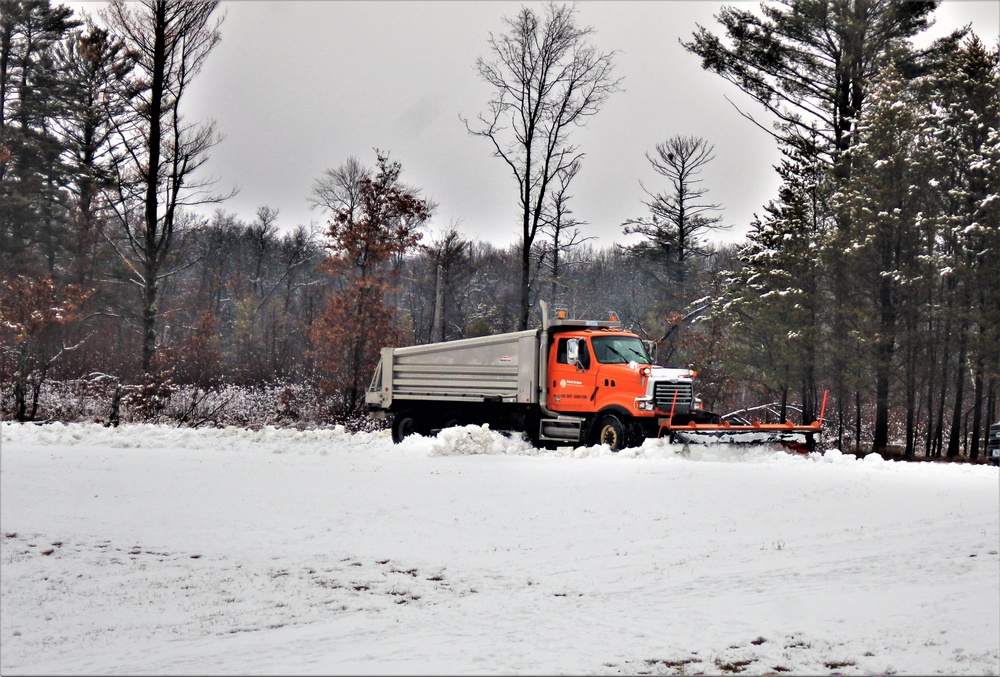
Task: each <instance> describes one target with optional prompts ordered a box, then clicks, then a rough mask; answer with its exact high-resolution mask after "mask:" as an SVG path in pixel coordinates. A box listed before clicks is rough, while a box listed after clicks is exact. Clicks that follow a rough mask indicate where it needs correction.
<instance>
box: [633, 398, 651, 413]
mask: <svg viewBox="0 0 1000 677" xmlns="http://www.w3.org/2000/svg"><path fill="white" fill-rule="evenodd" d="M634 406H635V408H636V409H638V410H639V411H653V408H654V407H655V406H656V405H654V404H653V400H647V399H646V398H644V397H637V398H635V405H634Z"/></svg>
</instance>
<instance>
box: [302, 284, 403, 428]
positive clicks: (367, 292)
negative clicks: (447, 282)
mask: <svg viewBox="0 0 1000 677" xmlns="http://www.w3.org/2000/svg"><path fill="white" fill-rule="evenodd" d="M311 338H312V341H313V345H314V346H316V347H315V349H314V350H313V357H314V358H315V360H316V367H317V369H318V371H319V372H320V374H321V376H320V380H319V384H320V387H321V388H322V389H323V390H324V391H325V392H327V393H335V392H339V393H340V394H341V396H342V398H343V400H342V401H343V408H344V410H345V411H348V412H350V411H353V410H354V409H355V408H356V407H357V406H358V405H359V404H360V401H361V394H362V392H363V389H364V386H365V385H367V384H366V383H365V381H364V380H363V378H364V376H365V375H370V374H371V373H372V370H373V369H374V368H375V365H376V364H378V359H379V353H380V351H381V349H382V347H383V346H387V345H394V344H398V343H399V336H398V333H397V331H396V329H395V314H394V313H393V312H392V311H391V310H390V309H389V308H387V307H386V304H385V285H384V283H383V282H381V281H362V280H358V281H356V282H355V284H354V285H352V286H351V287H349V288H348V289H347V290H346V291H344V292H341V293H339V294H335V295H334V296H333V297H332V298H331V299H330V304H329V305H328V306H327V309H326V313H325V314H324V315H323V317H322V318H321V319H320V320H319V321H318V322H317V323H316V324H315V325H314V326H313V330H312V335H311Z"/></svg>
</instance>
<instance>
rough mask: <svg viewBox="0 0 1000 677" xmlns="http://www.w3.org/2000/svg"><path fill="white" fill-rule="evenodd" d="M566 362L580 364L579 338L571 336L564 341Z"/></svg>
mask: <svg viewBox="0 0 1000 677" xmlns="http://www.w3.org/2000/svg"><path fill="white" fill-rule="evenodd" d="M566 362H567V363H569V364H575V365H578V366H579V364H580V339H575V338H571V339H569V340H567V341H566Z"/></svg>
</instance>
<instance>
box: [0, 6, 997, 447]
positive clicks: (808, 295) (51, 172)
mask: <svg viewBox="0 0 1000 677" xmlns="http://www.w3.org/2000/svg"><path fill="white" fill-rule="evenodd" d="M937 4H938V3H936V2H910V3H895V2H889V1H888V0H786V1H784V2H768V3H764V4H762V5H761V7H760V10H759V11H750V10H743V9H737V8H732V7H723V8H722V9H721V11H720V13H719V14H718V15H717V17H716V19H717V20H718V23H719V27H718V29H716V30H717V32H713V31H712V30H709V29H707V28H705V27H701V26H698V27H696V28H695V30H694V32H693V33H692V36H691V39H690V41H688V42H685V43H684V46H685V48H686V49H687V50H688V51H689V52H690V53H691V54H692V57H693V58H695V57H697V58H700V59H701V62H702V65H703V67H704V69H705V70H706V71H707V72H710V73H715V74H717V75H719V76H721V77H723V78H725V79H726V80H728V81H729V82H731V83H732V85H733V86H734V87H737V88H739V89H741V90H742V91H744V92H746V93H747V94H749V95H750V96H751V98H752V99H754V100H755V101H756V102H757V103H758V104H759V106H760V109H761V110H762V111H763V115H764V116H765V117H764V118H763V121H761V120H758V118H757V117H755V115H754V112H752V111H741V112H742V113H743V115H744V116H745V117H746V118H747V124H748V125H752V124H756V125H758V126H761V127H764V128H765V129H767V130H768V131H769V132H770V133H771V134H772V135H773V136H774V139H775V143H777V144H778V145H779V147H780V148H781V150H782V153H783V160H782V162H781V163H780V165H779V166H778V167H777V168H776V169H777V171H778V173H779V175H780V176H781V179H782V185H781V188H780V190H779V193H778V195H776V196H774V197H773V198H772V199H771V200H770V201H769V202H768V203H767V204H766V205H763V207H762V214H761V215H760V216H758V217H757V218H756V219H755V221H754V222H753V223H752V224H750V231H749V235H748V237H747V240H746V242H744V243H742V244H740V245H730V246H722V245H719V244H718V243H714V242H713V241H712V238H711V235H712V232H713V231H714V230H716V229H717V228H719V227H721V226H722V224H723V223H724V221H723V213H724V212H723V209H722V206H721V205H720V204H718V203H715V202H714V201H712V200H711V199H710V198H709V196H708V193H709V187H707V186H705V185H704V184H703V183H702V180H701V176H700V173H701V170H702V169H703V168H704V167H705V166H706V165H707V164H708V163H710V162H711V161H712V159H713V156H714V148H713V146H712V144H711V142H710V141H709V140H706V139H702V138H698V137H692V136H689V135H684V134H682V133H677V134H673V135H667V136H666V137H665V140H663V141H659V142H656V143H655V144H653V149H652V150H651V151H650V152H649V153H647V160H648V161H649V162H650V165H651V166H652V168H653V169H654V171H655V172H656V173H657V174H658V175H659V177H661V179H660V180H661V182H662V185H658V186H643V188H644V189H645V190H646V193H647V195H648V200H646V201H645V202H644V205H643V207H644V208H645V210H646V213H645V214H643V215H641V216H636V217H635V218H631V219H628V220H627V221H625V222H624V223H622V224H621V230H622V235H623V242H630V244H613V245H610V246H608V247H603V248H598V247H595V246H594V245H593V244H592V243H591V242H590V238H588V237H587V236H586V225H587V224H586V223H585V222H582V221H580V220H578V219H576V218H574V214H573V210H572V192H571V188H572V181H573V178H574V177H575V176H576V175H577V173H578V172H579V170H580V168H581V166H582V164H583V163H584V162H585V155H584V153H583V152H582V149H580V148H579V146H577V145H576V144H575V143H574V142H573V138H572V132H573V130H574V129H577V128H579V127H580V126H582V125H584V124H585V123H586V121H587V119H589V118H590V117H592V116H593V115H596V114H599V111H600V108H601V106H602V104H603V103H604V102H605V101H606V100H607V99H608V98H609V97H611V96H613V95H614V94H615V92H616V91H618V89H619V88H620V83H621V78H619V77H617V76H616V75H615V72H614V67H615V64H614V59H615V56H616V53H615V52H613V51H611V52H603V51H600V50H599V49H597V47H596V46H595V45H594V44H593V38H594V31H593V29H592V28H589V27H584V26H580V25H579V24H578V23H577V21H576V16H575V8H574V7H573V6H569V5H557V4H555V3H550V4H548V5H544V6H540V7H539V6H534V7H531V6H528V7H524V8H522V10H521V11H520V12H518V13H517V14H516V15H515V16H514V17H510V18H505V19H504V20H503V22H504V23H503V25H504V27H505V29H506V31H505V32H504V33H501V34H498V35H495V36H491V37H490V39H489V41H488V42H487V45H486V50H487V56H485V57H482V58H480V59H479V61H478V62H477V64H476V66H477V71H478V73H479V74H480V77H481V78H483V80H484V81H485V82H487V83H488V84H489V85H490V86H491V87H492V89H493V91H494V92H495V95H494V96H493V97H492V98H490V100H488V101H487V102H486V108H485V112H484V113H482V114H480V115H479V116H478V117H477V118H476V120H475V121H472V122H470V121H469V120H465V121H464V124H465V125H466V128H467V130H468V132H469V133H470V134H471V135H473V136H475V137H478V138H482V139H484V140H485V141H486V142H487V143H486V144H484V150H488V151H489V152H491V153H492V154H493V155H494V156H495V157H496V158H497V159H498V161H501V162H503V163H505V164H506V166H507V167H508V168H509V170H510V175H511V178H512V182H511V187H510V190H511V195H512V201H513V200H516V201H517V202H516V204H517V205H518V206H519V213H520V220H519V223H518V224H516V228H517V232H518V233H519V235H520V239H519V241H518V242H517V243H516V244H514V245H512V246H510V247H506V248H500V247H495V246H493V245H490V244H488V243H483V242H477V241H473V240H470V239H468V238H466V237H464V236H463V235H462V233H461V232H460V230H459V229H458V228H457V227H451V228H449V229H446V230H444V231H443V232H440V233H439V234H438V235H436V236H432V235H431V234H430V229H429V226H430V225H431V224H432V223H433V218H434V210H435V207H436V205H435V204H434V203H433V201H431V200H429V199H427V198H425V197H423V196H422V193H421V190H420V189H419V188H417V187H413V186H410V185H407V184H406V183H405V182H404V180H403V167H402V166H401V165H400V164H399V163H398V162H396V161H394V160H393V159H392V158H391V153H390V152H388V151H383V150H378V149H375V150H374V157H373V161H372V163H371V164H365V162H363V161H362V160H360V159H358V158H353V157H352V158H347V159H346V160H345V161H344V162H342V163H341V164H340V165H338V166H336V167H335V168H331V169H329V170H327V171H326V172H325V173H324V174H323V175H322V176H321V177H319V178H317V179H316V181H315V182H314V184H313V185H312V186H311V187H310V199H311V202H312V203H313V205H314V206H316V207H317V208H319V209H321V210H322V211H323V212H324V214H325V215H326V216H327V217H328V223H327V225H326V226H324V227H322V228H319V227H307V226H301V225H299V226H295V227H288V225H287V224H283V223H282V222H281V219H280V214H278V212H277V211H276V210H274V209H272V208H270V207H268V206H261V207H260V208H259V209H258V210H257V213H256V214H255V215H253V216H252V217H250V218H249V219H248V218H246V217H242V216H240V215H237V214H233V213H229V212H227V211H225V209H224V208H223V207H221V206H217V207H216V208H215V211H214V213H209V212H206V211H205V209H204V206H205V205H211V204H216V205H221V204H222V203H223V201H224V199H225V197H226V193H225V192H224V191H222V192H220V191H217V190H216V187H215V184H214V183H213V182H210V181H204V180H202V179H201V178H200V177H201V173H200V172H199V171H198V170H199V169H200V168H201V167H202V166H203V165H204V163H205V161H206V160H207V158H208V152H209V151H210V149H211V148H212V147H213V146H214V145H215V144H217V143H219V141H220V136H219V134H218V133H217V131H216V130H215V126H214V124H213V123H212V122H211V121H208V122H202V123H194V122H191V121H189V120H188V119H187V118H186V117H185V115H184V105H183V104H184V101H185V98H184V97H185V93H186V91H187V88H188V86H189V84H190V82H191V79H192V78H193V77H195V76H196V75H197V73H198V70H199V69H200V67H201V66H202V64H203V63H204V61H205V59H206V58H208V55H209V53H210V52H211V50H212V48H213V47H214V45H215V44H217V43H218V41H219V40H220V39H221V20H220V19H218V18H217V17H216V14H215V11H216V9H217V3H216V2H193V1H187V0H143V1H142V2H140V3H125V2H123V1H122V0H111V2H109V3H108V5H107V7H105V8H103V9H102V10H101V18H102V19H103V25H102V26H98V25H97V24H96V23H95V21H94V20H93V18H91V17H88V16H84V17H83V18H78V17H75V16H74V15H73V12H72V11H71V10H69V9H68V8H66V7H64V6H61V5H53V4H51V2H50V1H49V0H0V49H2V53H0V94H2V103H3V105H2V111H0V200H2V205H0V319H2V323H0V345H2V347H3V353H2V358H0V359H2V361H0V372H2V374H0V375H2V378H3V383H4V387H3V392H2V393H0V394H2V398H0V403H2V408H3V411H4V415H5V416H9V417H13V418H16V419H18V420H32V419H34V418H37V416H38V411H39V397H40V394H41V392H42V390H43V386H44V384H45V383H46V382H47V381H49V380H52V379H59V380H66V379H91V380H92V381H95V380H100V381H101V382H102V383H103V382H107V383H115V384H118V385H117V387H118V388H119V389H120V387H121V384H123V383H140V382H142V383H145V384H147V386H148V387H150V388H153V390H151V391H150V392H154V391H155V388H154V387H153V386H154V385H155V384H156V383H159V384H161V385H162V384H164V383H166V382H172V383H183V384H191V385H195V386H198V387H201V388H205V389H211V388H217V387H221V386H222V385H223V384H227V385H234V384H235V385H242V386H247V387H253V386H260V385H262V384H273V383H295V384H306V385H307V386H308V387H309V388H311V389H313V390H314V391H315V392H317V393H321V394H322V396H323V397H324V398H326V399H327V401H328V402H329V410H330V411H331V412H336V413H337V415H339V416H349V415H353V414H355V413H359V412H361V411H362V409H363V399H364V398H363V393H364V391H365V389H366V388H367V385H368V381H369V379H370V378H371V374H372V370H373V369H374V365H375V363H376V362H377V360H378V355H379V350H380V348H381V347H383V346H386V345H402V344H408V343H423V342H430V341H439V340H450V339H455V338H463V337H470V336H481V335H486V334H490V333H497V332H503V331H513V330H517V329H523V328H526V327H529V326H534V324H536V323H537V322H538V319H539V318H538V315H537V313H538V310H537V307H538V301H539V300H540V299H546V300H548V301H549V303H550V304H551V305H554V306H561V307H565V308H567V309H568V311H569V312H570V314H571V315H575V316H579V317H603V316H604V315H606V314H607V313H608V312H609V311H614V312H615V313H616V314H617V315H618V317H619V318H621V319H622V320H623V321H624V323H625V324H626V326H628V327H629V328H631V329H633V330H634V331H636V332H638V333H639V334H641V335H642V336H643V337H644V338H649V339H652V340H655V341H657V343H658V353H659V360H658V361H659V362H660V363H662V364H670V365H678V366H688V365H690V366H693V367H694V368H696V369H697V370H698V371H699V374H700V376H699V382H700V385H699V387H700V395H701V397H702V398H703V399H704V400H705V403H706V406H708V407H709V408H712V409H714V410H716V411H720V412H723V413H725V412H729V411H734V410H739V409H747V408H751V407H754V405H760V404H762V403H773V405H774V407H773V411H772V413H771V415H772V416H773V417H774V418H775V419H777V420H785V419H786V418H793V417H794V418H802V419H804V420H807V421H808V420H812V419H813V418H815V417H816V416H818V415H819V408H820V405H821V401H822V399H823V393H825V392H828V393H829V396H828V401H827V408H826V412H825V415H826V430H827V441H828V442H830V440H831V439H832V440H833V442H831V443H832V444H836V445H837V446H839V447H840V448H843V449H857V450H860V451H869V450H874V451H881V452H883V453H885V452H886V451H889V450H896V451H898V452H899V453H901V454H903V455H905V456H925V457H935V456H946V457H957V456H969V457H972V458H976V457H977V456H978V454H979V453H980V449H981V448H982V446H983V443H984V438H985V434H984V433H985V430H986V429H987V427H988V425H989V424H990V423H991V422H992V421H995V420H996V419H997V412H998V408H1000V404H998V402H997V399H998V398H997V395H998V384H1000V333H998V332H1000V286H998V285H997V284H996V271H995V268H996V265H995V260H996V257H997V252H998V251H1000V221H998V214H1000V197H998V193H997V192H998V189H997V186H1000V53H998V49H1000V46H996V45H995V46H986V45H984V44H983V43H982V42H981V41H980V40H979V39H978V38H977V37H976V36H975V35H974V34H972V33H971V31H969V29H967V28H966V29H960V30H958V31H955V32H953V33H952V34H951V35H949V36H946V37H945V38H942V39H940V40H938V41H936V42H934V43H933V44H932V45H930V46H929V47H927V48H924V49H917V48H915V47H914V46H913V44H912V40H911V39H912V38H913V37H914V36H917V35H919V34H920V33H921V32H922V31H923V30H925V29H926V28H927V27H928V26H929V23H930V21H931V17H932V15H933V12H934V10H935V8H936V6H937ZM515 191H516V193H515ZM515 195H516V197H514V196H515ZM206 214H209V215H206ZM625 236H631V237H630V238H628V239H626V237H625Z"/></svg>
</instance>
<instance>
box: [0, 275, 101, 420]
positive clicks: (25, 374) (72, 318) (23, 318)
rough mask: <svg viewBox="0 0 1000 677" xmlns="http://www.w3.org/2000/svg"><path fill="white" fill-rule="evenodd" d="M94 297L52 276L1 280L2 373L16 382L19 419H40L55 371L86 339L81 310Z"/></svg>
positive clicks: (0, 334) (89, 292)
mask: <svg viewBox="0 0 1000 677" xmlns="http://www.w3.org/2000/svg"><path fill="white" fill-rule="evenodd" d="M92 293H93V290H91V289H83V288H81V287H78V286H76V285H66V286H62V287H61V286H58V285H57V284H56V283H55V281H53V279H52V277H51V276H48V275H47V276H45V277H43V278H40V279H38V278H31V277H26V276H23V275H20V276H18V277H16V278H14V279H10V280H2V281H0V352H2V355H3V358H4V359H3V366H2V371H3V374H2V375H3V379H4V381H7V382H13V384H14V418H15V419H17V420H18V421H27V420H32V419H34V417H35V413H36V411H37V408H38V392H39V389H40V388H41V386H42V383H43V382H44V381H45V378H46V376H47V375H48V370H49V367H50V366H51V365H52V363H53V362H55V361H56V360H57V359H58V358H59V357H60V356H62V355H63V354H64V353H65V352H66V351H68V350H73V349H74V348H77V347H78V346H79V345H81V344H82V343H83V341H84V340H85V337H83V338H81V337H80V333H81V331H82V318H81V316H80V307H81V306H82V305H83V303H84V302H85V301H86V300H87V299H88V298H89V297H90V295H91V294H92ZM29 395H30V396H31V397H30V399H31V403H30V408H29V403H28V396H29Z"/></svg>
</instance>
